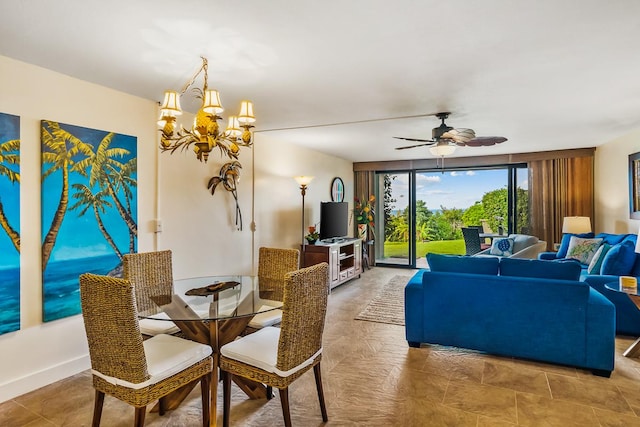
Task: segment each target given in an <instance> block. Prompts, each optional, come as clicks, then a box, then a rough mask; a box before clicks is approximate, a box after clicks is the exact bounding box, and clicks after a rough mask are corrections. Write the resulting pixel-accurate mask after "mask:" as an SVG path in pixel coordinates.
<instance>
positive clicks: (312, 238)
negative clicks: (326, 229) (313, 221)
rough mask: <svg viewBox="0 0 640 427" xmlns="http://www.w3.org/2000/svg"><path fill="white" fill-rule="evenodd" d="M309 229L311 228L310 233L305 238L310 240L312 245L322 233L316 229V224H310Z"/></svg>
mask: <svg viewBox="0 0 640 427" xmlns="http://www.w3.org/2000/svg"><path fill="white" fill-rule="evenodd" d="M308 230H309V234H307V235H306V236H304V238H305V239H307V242H309V244H310V245H313V244H314V243H316V241H317V240H318V237H320V235H319V234H318V232H317V231H316V226H315V225H310V226H309V228H308Z"/></svg>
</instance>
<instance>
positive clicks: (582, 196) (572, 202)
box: [528, 155, 595, 250]
mask: <svg viewBox="0 0 640 427" xmlns="http://www.w3.org/2000/svg"><path fill="white" fill-rule="evenodd" d="M528 166H529V198H530V200H529V209H530V212H529V214H530V225H531V234H532V235H534V236H538V238H539V239H541V240H544V241H546V242H547V250H551V249H552V248H553V244H554V243H558V242H560V240H561V238H562V220H563V218H564V217H566V216H586V217H589V218H591V224H595V219H594V197H593V189H594V170H593V168H594V157H593V155H591V156H585V157H572V158H558V159H545V160H534V161H530V162H528Z"/></svg>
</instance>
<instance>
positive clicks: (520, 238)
mask: <svg viewBox="0 0 640 427" xmlns="http://www.w3.org/2000/svg"><path fill="white" fill-rule="evenodd" d="M509 238H510V239H513V253H514V254H515V253H518V252H520V251H521V250H523V249H525V248H528V247H529V246H532V245H535V244H536V243H538V241H539V239H538V238H537V237H536V236H529V235H528V234H509Z"/></svg>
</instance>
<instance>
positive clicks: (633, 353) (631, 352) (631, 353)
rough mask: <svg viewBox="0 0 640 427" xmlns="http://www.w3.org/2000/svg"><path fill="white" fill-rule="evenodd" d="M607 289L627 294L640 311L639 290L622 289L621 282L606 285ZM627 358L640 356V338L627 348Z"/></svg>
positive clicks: (624, 354)
mask: <svg viewBox="0 0 640 427" xmlns="http://www.w3.org/2000/svg"><path fill="white" fill-rule="evenodd" d="M604 286H605V288H607V289H610V290H612V291H615V292H621V293H624V294H627V296H628V297H629V299H631V301H632V302H633V303H634V304H635V305H636V307H637V308H638V310H640V294H638V289H637V288H635V290H631V289H622V286H621V285H620V283H619V282H611V283H607V284H606V285H604ZM622 355H623V356H625V357H638V356H640V338H638V339H637V340H636V341H635V342H634V343H633V344H631V345H630V346H629V348H627V349H626V350H625V351H624V353H622Z"/></svg>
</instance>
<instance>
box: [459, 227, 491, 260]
mask: <svg viewBox="0 0 640 427" xmlns="http://www.w3.org/2000/svg"><path fill="white" fill-rule="evenodd" d="M462 237H463V238H464V246H465V251H466V255H475V254H477V253H478V252H480V251H482V250H485V249H487V248H489V247H490V245H486V244H484V243H483V242H481V241H480V230H479V229H478V228H476V227H462Z"/></svg>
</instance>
